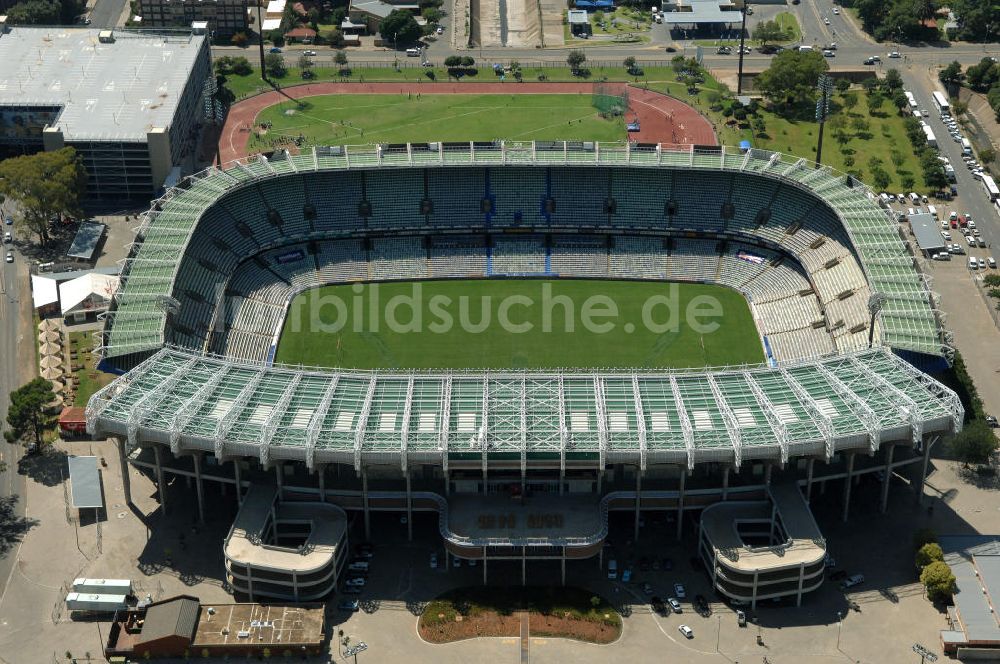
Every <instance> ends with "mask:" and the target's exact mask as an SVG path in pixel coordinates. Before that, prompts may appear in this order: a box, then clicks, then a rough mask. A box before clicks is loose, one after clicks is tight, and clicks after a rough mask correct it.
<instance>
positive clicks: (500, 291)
mask: <svg viewBox="0 0 1000 664" xmlns="http://www.w3.org/2000/svg"><path fill="white" fill-rule="evenodd" d="M414 289H417V291H416V292H415V290H414ZM411 296H412V297H413V298H414V300H415V301H416V302H417V304H415V305H409V304H406V303H402V304H395V305H394V302H398V301H399V300H400V298H403V297H407V298H409V297H411ZM561 296H565V297H561ZM394 298H396V299H395V300H394ZM512 298H513V299H512ZM654 298H656V299H654ZM696 298H697V299H696ZM408 301H410V300H408ZM692 301H694V302H693V303H692ZM709 306H714V307H716V309H715V313H714V314H713V315H710V316H705V315H704V311H705V307H709ZM644 307H645V308H646V310H647V316H646V317H645V318H644V316H643V309H644ZM567 308H570V309H571V311H570V313H569V314H567ZM695 308H701V309H702V312H703V313H702V314H695V315H696V316H701V318H700V321H701V323H700V324H699V320H698V319H696V318H692V316H691V313H692V312H693V311H694V310H695ZM414 311H416V312H417V314H414ZM373 312H374V316H373ZM615 312H617V315H612V314H614V313H615ZM672 313H676V317H675V319H674V320H673V321H672V320H671V315H672ZM604 314H608V315H604ZM373 320H374V324H373ZM645 321H652V323H654V324H656V325H663V327H662V328H660V329H656V328H654V327H653V326H652V325H647V324H646V323H645ZM700 325H703V326H705V329H701V327H700ZM400 326H402V327H400ZM529 326H530V329H529ZM600 326H604V327H600ZM276 361H277V362H279V363H286V364H305V365H314V366H326V367H332V366H339V367H351V368H366V369H367V368H419V369H433V368H455V369H472V368H497V369H499V368H511V367H515V368H555V367H581V368H583V367H587V368H592V367H656V368H661V367H704V366H719V365H729V364H742V363H752V364H758V363H760V362H762V361H763V352H762V350H761V342H760V337H759V335H758V332H757V329H756V326H755V325H754V322H753V318H752V316H751V314H750V310H749V307H748V305H747V303H746V300H744V298H743V297H742V296H741V295H740V294H739V293H737V292H736V291H733V290H730V289H728V288H724V287H722V286H714V285H704V284H688V283H682V284H670V283H660V282H656V283H650V282H621V281H574V280H568V281H567V280H563V281H558V280H557V281H548V280H526V279H520V280H471V281H427V282H419V283H382V284H376V285H367V286H362V285H357V286H351V285H339V286H326V287H323V288H319V289H314V290H312V291H308V292H306V293H303V294H301V295H299V297H297V298H296V299H295V300H294V301H293V302H292V305H291V307H290V309H289V313H288V317H287V319H286V321H285V327H284V330H283V331H282V336H281V339H280V342H279V345H278V352H277V357H276Z"/></svg>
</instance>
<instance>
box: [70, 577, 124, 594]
mask: <svg viewBox="0 0 1000 664" xmlns="http://www.w3.org/2000/svg"><path fill="white" fill-rule="evenodd" d="M73 592H75V593H79V594H81V595H131V594H132V581H131V579H74V580H73Z"/></svg>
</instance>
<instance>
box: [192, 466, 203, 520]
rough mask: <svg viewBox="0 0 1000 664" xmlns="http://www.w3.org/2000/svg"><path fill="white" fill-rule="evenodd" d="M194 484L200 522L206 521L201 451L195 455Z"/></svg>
mask: <svg viewBox="0 0 1000 664" xmlns="http://www.w3.org/2000/svg"><path fill="white" fill-rule="evenodd" d="M192 458H193V459H194V486H195V492H196V495H197V497H198V523H205V495H204V493H203V486H202V482H201V452H195V453H194V456H193V457H192Z"/></svg>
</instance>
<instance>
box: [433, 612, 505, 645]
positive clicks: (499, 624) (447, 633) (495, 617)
mask: <svg viewBox="0 0 1000 664" xmlns="http://www.w3.org/2000/svg"><path fill="white" fill-rule="evenodd" d="M441 615H442V614H438V615H435V616H433V618H434V619H432V620H427V621H425V617H429V616H428V615H427V614H426V613H425V614H424V616H421V618H420V622H419V624H418V629H419V632H420V638H422V639H423V640H424V641H428V642H429V643H451V642H452V641H464V640H465V639H474V638H478V637H481V636H518V635H519V634H520V632H521V621H520V619H519V618H518V617H517V616H511V615H507V616H502V615H500V614H498V613H497V612H495V611H480V612H477V613H476V614H475V615H471V616H462V615H453V616H446V617H445V618H441V617H440V616H441ZM425 623H430V624H425Z"/></svg>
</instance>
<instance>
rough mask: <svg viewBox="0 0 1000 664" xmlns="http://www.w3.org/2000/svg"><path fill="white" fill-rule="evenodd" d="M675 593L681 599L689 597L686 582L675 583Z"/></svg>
mask: <svg viewBox="0 0 1000 664" xmlns="http://www.w3.org/2000/svg"><path fill="white" fill-rule="evenodd" d="M674 594H675V595H677V596H678V597H679V598H681V599H684V598H685V597H687V591H685V590H684V584H683V583H675V584H674Z"/></svg>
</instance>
